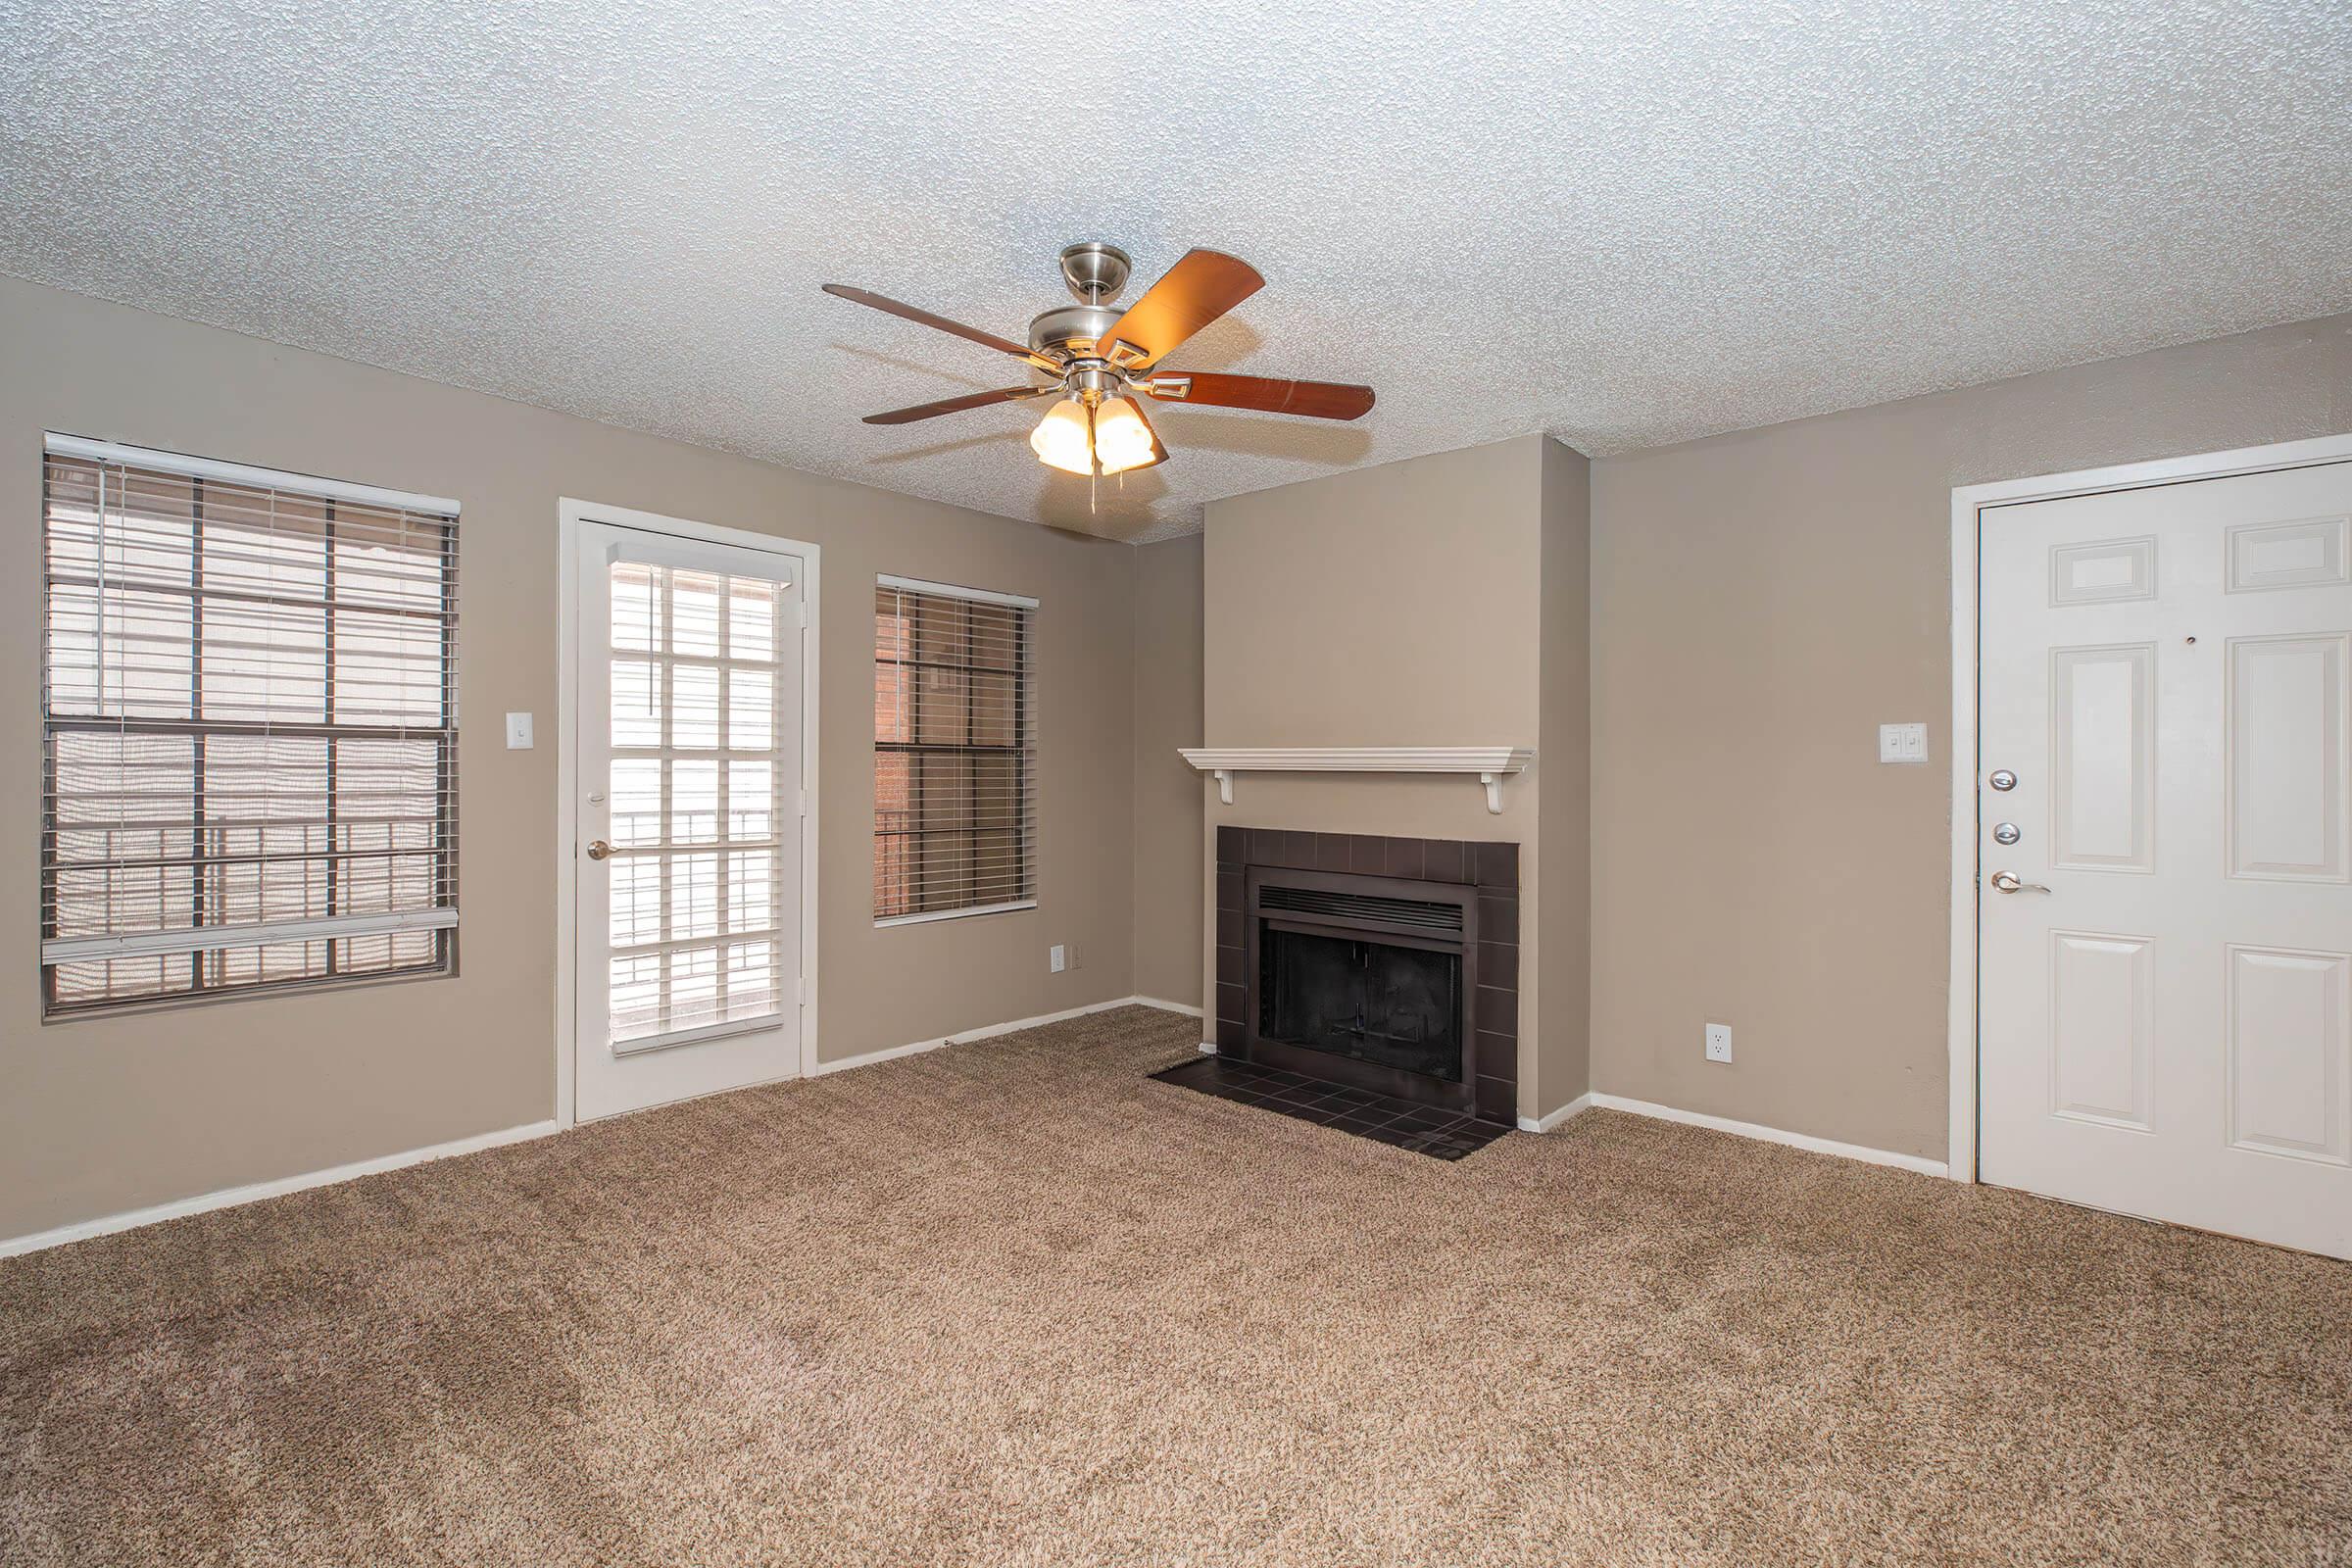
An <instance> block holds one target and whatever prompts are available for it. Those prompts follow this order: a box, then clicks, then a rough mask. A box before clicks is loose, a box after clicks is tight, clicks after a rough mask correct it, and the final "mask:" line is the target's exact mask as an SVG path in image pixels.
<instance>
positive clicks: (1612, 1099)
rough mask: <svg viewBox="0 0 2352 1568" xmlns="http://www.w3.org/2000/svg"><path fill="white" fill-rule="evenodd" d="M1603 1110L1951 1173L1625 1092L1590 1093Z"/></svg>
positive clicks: (1925, 1172) (1931, 1162)
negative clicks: (1628, 1094)
mask: <svg viewBox="0 0 2352 1568" xmlns="http://www.w3.org/2000/svg"><path fill="white" fill-rule="evenodd" d="M1585 1098H1586V1099H1587V1100H1589V1101H1591V1102H1592V1103H1593V1104H1594V1105H1596V1106H1598V1107H1600V1108H1601V1109H1603V1110H1625V1111H1631V1112H1632V1113H1633V1114H1635V1115H1637V1116H1648V1117H1652V1118H1654V1119H1655V1120H1658V1121H1676V1122H1681V1123H1682V1124H1683V1125H1684V1126H1686V1127H1707V1128H1712V1129H1713V1130H1714V1131H1716V1132H1719V1133H1731V1134H1733V1135H1734V1136H1735V1137H1740V1138H1753V1139H1755V1140H1756V1141H1757V1142H1758V1143H1765V1144H1786V1145H1788V1146H1789V1148H1790V1149H1806V1150H1811V1151H1812V1152H1814V1153H1816V1154H1836V1155H1838V1157H1839V1158H1841V1159H1858V1160H1861V1161H1862V1162H1863V1163H1864V1164H1866V1165H1892V1166H1893V1167H1895V1168H1896V1169H1897V1170H1913V1171H1917V1172H1919V1174H1921V1175H1922V1176H1949V1175H1950V1174H1951V1170H1950V1167H1948V1166H1947V1165H1946V1164H1945V1163H1944V1162H1943V1161H1942V1160H1940V1159H1928V1158H1925V1157H1924V1156H1922V1155H1919V1154H1897V1153H1895V1152H1892V1151H1890V1150H1885V1149H1866V1148H1864V1147H1863V1146H1862V1145H1860V1144H1841V1143H1838V1141H1837V1140H1836V1139H1834V1138H1815V1137H1813V1136H1812V1135H1811V1134H1810V1133H1790V1132H1783V1131H1782V1130H1781V1129H1780V1128H1778V1127H1765V1126H1760V1125H1759V1124H1757V1123H1755V1122H1752V1121H1734V1120H1732V1118H1730V1117H1729V1116H1709V1115H1707V1114H1705V1113H1704V1112H1702V1111H1696V1110H1683V1109H1681V1108H1679V1107H1677V1106H1674V1105H1660V1104H1655V1103H1651V1102H1649V1101H1646V1100H1628V1099H1626V1098H1625V1097H1624V1096H1623V1095H1599V1094H1595V1095H1588V1096H1586V1097H1585Z"/></svg>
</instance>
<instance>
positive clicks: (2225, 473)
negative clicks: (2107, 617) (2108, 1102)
mask: <svg viewBox="0 0 2352 1568" xmlns="http://www.w3.org/2000/svg"><path fill="white" fill-rule="evenodd" d="M2347 459H2352V434H2346V435H2329V436H2318V437H2315V438H2313V439H2311V440H2308V441H2280V442H2278V443H2275V444H2273V445H2271V446H2261V447H2239V448H2237V449H2236V450H2234V451H2230V452H2208V453H2201V454H2198V455H2195V456H2191V457H2184V458H2159V459H2155V460H2153V461H2151V462H2147V463H2126V464H2120V465H2118V466H2113V467H2107V468H2082V469H2079V470H2077V471H2076V472H2073V473H2045V474H2039V475H2036V476H2035V477H2034V478H2031V479H2004V480H2002V481H2000V482H1999V483H1997V484H1972V485H1960V486H1955V487H1954V488H1953V490H1952V809H1951V817H1952V889H1951V892H1952V968H1951V1018H1950V1041H1951V1145H1950V1152H1949V1154H1948V1156H1947V1158H1946V1163H1947V1164H1948V1165H1949V1166H1950V1168H1951V1175H1952V1179H1953V1180H1954V1181H1963V1182H1973V1181H1975V1180H1976V1179H1977V1073H1978V1065H1977V920H1978V917H1979V909H1978V902H1979V897H1980V895H1979V885H1978V880H1977V879H1978V872H1979V869H1980V868H1979V866H1978V863H1977V850H1978V845H1979V843H1980V834H1981V833H1982V829H1983V824H1982V823H1980V822H1979V820H1978V817H1977V803H1978V798H1979V797H1978V790H1977V770H1978V769H1979V768H1980V767H1982V766H1983V765H1984V761H1983V759H1981V758H1980V757H1979V756H1978V755H1977V659H1978V652H1979V647H1978V628H1979V625H1980V622H1981V617H1982V614H1983V605H1982V597H1981V594H1980V592H1979V583H1978V555H1979V553H1978V541H1979V539H1980V537H1981V526H1980V518H1979V514H1981V513H1983V512H1985V511H1988V510H1990V509H1992V508H1995V507H2011V506H2018V505H2021V504H2023V503H2025V502H2029V501H2055V500H2058V499H2060V498H2062V497H2065V496H2084V495H2096V494H2098V493H2099V492H2101V491H2106V490H2142V489H2146V488H2147V487H2149V486H2151V485H2160V484H2180V483H2184V482H2187V481H2190V480H2195V479H2225V478H2229V476H2231V475H2233V474H2241V473H2269V472H2274V471H2276V470H2278V469H2280V468H2305V467H2310V466H2313V465H2315V464H2321V463H2341V462H2344V461H2345V460H2347Z"/></svg>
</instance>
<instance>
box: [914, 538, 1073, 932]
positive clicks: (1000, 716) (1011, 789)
mask: <svg viewBox="0 0 2352 1568" xmlns="http://www.w3.org/2000/svg"><path fill="white" fill-rule="evenodd" d="M1036 613H1037V601H1035V600H1034V599H1019V598H1015V597H1013V596H1011V595H1007V594H991V593H982V592H979V591H976V590H973V589H968V588H951V587H946V586H943V585H942V584H939V583H928V582H911V581H907V580H906V579H903V578H897V577H883V578H880V579H878V581H877V582H876V584H875V589H874V918H875V919H876V920H877V921H899V920H928V919H938V918H941V917H943V916H947V915H954V914H985V913H990V912H994V911H996V910H1000V909H1021V908H1028V907H1033V906H1034V905H1035V903H1036V902H1037V711H1036V703H1035V700H1034V698H1033V696H1032V694H1031V691H1030V686H1029V656H1030V640H1031V636H1032V633H1033V624H1032V623H1033V622H1034V620H1035V618H1036Z"/></svg>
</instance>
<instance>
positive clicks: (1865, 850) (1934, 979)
mask: <svg viewBox="0 0 2352 1568" xmlns="http://www.w3.org/2000/svg"><path fill="white" fill-rule="evenodd" d="M2346 429H2352V318H2339V319H2331V320H2325V321H2317V322H2311V323H2307V324H2303V325H2295V326H2282V327H2276V328H2271V329H2268V330H2264V331H2259V332H2249V333H2245V334H2243V335H2240V336H2235V337H2229V338H2221V339H2217V340H2214V341H2211V342H2206V343H2199V344H2192V345H2189V346H2187V347H2183V348H2177V349H2167V350H2163V351H2160V352H2157V353H2152V354H2143V355H2138V356H2134V357H2132V358H2131V359H2125V360H2116V361H2111V362H2108V363H2105V364H2100V365H2090V366H2083V367H2079V368H2071V369H2065V370H2054V371H2049V372H2046V373H2043V374H2039V375H2034V376H2028V377H2024V378H2022V379H2018V380H2013V381H2004V382H1999V383H1996V384H1993V385H1990V386H1984V387H1977V388H1973V389H1970V390H1968V391H1962V392H1953V393H1945V394H1939V395H1937V396H1934V397H1923V398H1914V399H1910V400H1907V401H1904V402H1900V403H1893V404H1887V405H1884V406H1882V407H1878V408H1871V409H1861V410H1856V411H1853V412H1850V413H1844V414H1835V415H1829V416H1825V417H1820V418H1813V419H1804V420H1800V421H1797V422H1794V423H1790V424H1784V425H1776V426H1773V427H1771V428H1769V429H1763V430H1753V431H1747V432H1743V433H1740V434H1737V435H1727V436H1719V437H1715V438H1713V439H1710V440H1705V441H1697V442H1692V443H1690V444H1687V445H1684V446H1679V447H1672V448H1666V449H1662V450H1658V451H1652V452H1644V453H1637V454H1633V455H1630V456H1625V457H1614V458H1608V459H1604V460H1602V461H1600V462H1598V463H1596V464H1594V465H1593V585H1592V592H1593V600H1592V603H1593V658H1594V664H1593V823H1594V831H1593V847H1594V849H1593V916H1594V929H1593V945H1592V952H1593V1082H1594V1086H1595V1087H1596V1088H1598V1089H1601V1090H1604V1091H1607V1092H1610V1093H1613V1094H1619V1095H1626V1096H1631V1097H1633V1098H1636V1099H1640V1100H1646V1101H1654V1102H1660V1103H1667V1104H1672V1105H1677V1106H1681V1107H1684V1108H1687V1109H1691V1110H1698V1111H1705V1112H1711V1113H1714V1114H1717V1115H1723V1116H1731V1117H1736V1118H1739V1119H1741V1120H1745V1121H1753V1122H1761V1123H1764V1124H1766V1125H1768V1126H1772V1127H1778V1128H1783V1129H1787V1130H1789V1131H1793V1132H1801V1133H1810V1134H1814V1135H1816V1136H1819V1137H1825V1138H1834V1139H1838V1140H1841V1141H1844V1142H1848V1143H1855V1144H1861V1145H1865V1146H1869V1147H1873V1148H1878V1149H1886V1150H1891V1151H1894V1152H1900V1153H1907V1154H1918V1155H1925V1156H1928V1157H1930V1158H1941V1157H1942V1156H1943V1154H1944V1150H1945V1143H1946V1108H1945V1106H1946V1071H1947V1061H1948V1055H1947V1043H1946V1039H1945V1022H1944V1020H1945V1011H1944V1009H1945V1003H1946V990H1947V983H1946V965H1947V962H1948V953H1949V941H1950V931H1949V927H1950V921H1949V918H1948V915H1947V912H1946V909H1947V904H1946V901H1947V898H1948V889H1947V884H1948V880H1949V872H1948V865H1949V843H1950V839H1949V833H1950V827H1949V822H1950V815H1949V813H1950V810H1951V804H1952V803H1951V798H1950V795H1951V792H1950V785H1949V779H1948V774H1947V770H1948V768H1949V766H1950V754H1949V751H1948V746H1949V742H1950V739H1951V734H1950V709H1951V684H1950V682H1951V673H1950V665H1951V658H1950V646H1951V644H1950V614H1949V604H1950V575H1951V573H1950V558H1949V544H1948V540H1949V534H1950V505H1951V490H1952V487H1953V486H1955V485H1963V484H1976V483H1981V482H1985V481H1989V480H1996V479H2012V478H2018V477H2022V476H2026V475H2030V474H2036V473H2048V472H2058V471H2064V470H2068V469H2074V468H2082V467H2090V466H2099V465H2104V464H2113V463H2125V462H2131V461H2134V460H2139V459H2147V458H2159V457H2170V456H2176V455H2180V454H2184V453H2196V452H2207V451H2216V450H2221V449H2225V448H2229V447H2238V446H2250V445H2256V444H2260V443H2264V442H2271V441H2282V440H2290V439H2295V438H2299V437H2305V436H2314V435H2322V434H2328V433H2333V432H2337V431H2342V430H2346ZM1918 719H1924V720H1926V721H1927V722H1928V725H1929V734H1930V751H1931V754H1932V761H1931V765H1929V766H1927V767H1924V768H1923V767H1899V766H1881V765H1879V763H1878V762H1877V760H1876V759H1877V726H1878V725H1879V724H1880V723H1882V722H1894V721H1903V720H1918ZM1710 1018H1711V1019H1718V1020H1722V1021H1724V1022H1728V1023H1730V1024H1732V1025H1733V1027H1734V1043H1735V1052H1736V1060H1735V1061H1734V1062H1733V1064H1731V1065H1729V1066H1720V1065H1713V1064H1709V1063H1708V1062H1706V1061H1704V1060H1703V1059H1702V1056H1701V1054H1700V1025H1701V1023H1702V1022H1704V1021H1705V1020H1707V1019H1710Z"/></svg>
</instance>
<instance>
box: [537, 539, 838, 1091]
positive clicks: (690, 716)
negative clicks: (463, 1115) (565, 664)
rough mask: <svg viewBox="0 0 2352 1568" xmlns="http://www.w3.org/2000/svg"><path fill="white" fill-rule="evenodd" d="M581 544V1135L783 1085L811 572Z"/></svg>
mask: <svg viewBox="0 0 2352 1568" xmlns="http://www.w3.org/2000/svg"><path fill="white" fill-rule="evenodd" d="M578 539H579V544H578V557H577V560H576V562H575V563H574V569H575V570H576V571H577V572H578V573H579V577H578V605H579V620H578V625H579V638H578V658H579V669H578V680H577V685H576V691H577V703H578V709H577V711H576V713H575V715H574V724H573V728H572V733H573V734H574V736H576V737H577V744H578V757H577V764H578V765H577V772H576V784H575V787H576V788H577V789H578V791H579V792H580V794H579V800H578V802H577V806H578V811H577V822H578V832H577V835H576V843H575V844H574V846H573V853H574V855H575V857H576V873H577V874H576V877H575V889H576V893H575V897H576V899H577V901H578V902H577V909H576V919H575V921H574V931H575V934H576V935H575V940H576V943H577V952H576V955H575V958H576V961H575V964H574V975H575V985H576V987H577V994H576V996H575V999H574V1009H573V1016H574V1026H575V1030H576V1035H575V1044H574V1054H573V1056H574V1064H575V1073H574V1082H575V1094H576V1102H575V1114H576V1115H577V1117H578V1118H579V1119H580V1120H583V1121H585V1120H588V1119H591V1118H593V1117H598V1116H609V1115H613V1114H615V1113H617V1112H620V1111H627V1110H637V1109H642V1108H643V1107H645V1106H648V1105H658V1104H662V1103H667V1102H670V1101H675V1100H685V1099H689V1098H692V1097H694V1096H697V1095H708V1094H714V1093H717V1092H718V1091H720V1090H725V1089H736V1088H741V1087H743V1086H745V1085H748V1084H757V1083H766V1082H770V1081H772V1080H774V1079H778V1078H788V1077H791V1076H793V1075H794V1074H795V1073H796V1072H797V1071H798V1070H799V1066H800V1059H801V1008H800V1005H799V1004H800V989H801V987H800V981H801V973H800V969H801V922H802V920H803V919H804V918H805V917H806V911H805V910H804V909H803V908H802V907H801V890H802V877H801V853H802V852H801V811H802V803H803V802H804V800H805V796H804V793H803V791H804V788H805V779H804V777H803V773H802V755H801V754H802V713H801V704H802V660H803V657H804V653H805V650H804V647H803V641H804V631H803V622H804V620H805V619H806V616H805V614H804V613H803V604H804V599H803V595H804V592H805V590H804V586H803V583H804V578H805V575H806V574H805V571H804V570H803V564H802V562H801V560H800V559H799V558H798V557H796V556H792V555H788V554H783V553H770V552H767V551H764V550H755V549H747V548H743V547H739V546H735V545H723V544H715V543H711V542H707V541H703V540H698V539H688V538H681V537H677V536H674V535H669V534H662V533H655V532H649V531H646V530H642V529H636V528H624V527H618V526H614V525H612V524H606V523H586V524H583V525H582V526H581V528H580V530H579V534H578Z"/></svg>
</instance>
